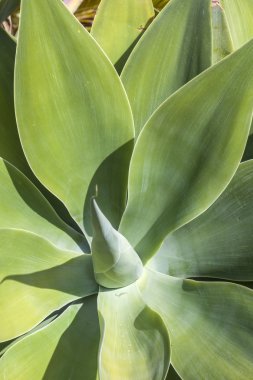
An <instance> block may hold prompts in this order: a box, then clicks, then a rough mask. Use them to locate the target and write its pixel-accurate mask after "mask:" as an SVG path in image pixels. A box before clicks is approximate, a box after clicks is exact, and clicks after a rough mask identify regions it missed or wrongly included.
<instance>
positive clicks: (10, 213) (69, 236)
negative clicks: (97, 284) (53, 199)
mask: <svg viewBox="0 0 253 380" xmlns="http://www.w3.org/2000/svg"><path fill="white" fill-rule="evenodd" d="M0 199H1V202H0V229H2V228H15V229H22V230H25V231H30V232H34V233H35V234H37V235H40V236H42V237H43V238H45V239H47V240H49V241H50V242H51V243H53V244H54V245H56V246H58V247H59V248H63V249H69V250H72V251H80V250H81V249H82V250H86V252H87V251H88V247H87V244H86V240H85V238H84V237H83V236H82V235H81V234H79V233H78V232H76V231H75V230H73V229H72V228H71V227H69V226H68V225H67V224H65V223H64V222H63V221H62V220H61V219H60V218H59V217H58V215H57V214H56V213H55V211H54V209H53V208H52V207H51V206H50V204H49V203H48V201H47V200H46V199H45V198H44V196H43V195H42V194H41V193H40V191H39V190H38V189H37V188H36V187H35V186H34V185H33V184H32V183H31V182H30V181H29V180H28V178H26V177H25V176H24V175H23V174H22V173H21V172H20V171H19V170H18V169H16V168H15V167H14V166H12V165H11V164H9V163H8V162H7V161H5V160H2V159H0Z"/></svg>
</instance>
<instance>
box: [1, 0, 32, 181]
mask: <svg viewBox="0 0 253 380" xmlns="http://www.w3.org/2000/svg"><path fill="white" fill-rule="evenodd" d="M0 4H1V3H0ZM0 9H1V8H0ZM15 53H16V43H15V42H14V40H13V39H12V38H11V37H10V36H9V35H8V34H7V33H6V32H5V31H4V30H3V29H1V28H0V55H1V60H0V110H1V114H0V134H1V139H0V156H1V157H3V158H5V159H6V160H8V161H10V162H11V163H12V164H13V165H15V166H16V167H17V168H19V169H20V170H21V171H22V172H23V173H25V174H26V175H28V174H29V168H28V165H27V162H26V159H25V156H24V153H23V151H22V147H21V144H20V140H19V137H18V131H17V126H16V119H15V111H14V100H13V76H14V62H15Z"/></svg>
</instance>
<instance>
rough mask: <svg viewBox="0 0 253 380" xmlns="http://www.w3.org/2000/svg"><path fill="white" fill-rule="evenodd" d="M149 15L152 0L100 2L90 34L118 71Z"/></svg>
mask: <svg viewBox="0 0 253 380" xmlns="http://www.w3.org/2000/svg"><path fill="white" fill-rule="evenodd" d="M153 17H154V8H153V3H152V0H141V1H140V0H139V1H136V0H125V1H118V0H102V1H101V2H100V4H99V7H98V11H97V13H96V16H95V19H94V22H93V25H92V28H91V35H92V36H93V37H94V38H95V40H96V41H97V42H98V44H99V45H100V46H101V47H102V49H103V50H104V51H105V53H106V54H107V56H108V57H109V58H110V60H111V62H112V63H113V64H114V65H115V67H116V68H117V70H118V71H119V72H120V71H121V70H122V68H123V66H124V64H125V62H126V60H127V58H128V56H129V54H130V53H131V51H132V50H133V47H134V46H135V44H136V42H137V41H138V39H139V38H140V36H141V35H142V33H143V31H144V30H145V27H146V26H147V24H148V23H149V22H150V20H151V19H152V18H153Z"/></svg>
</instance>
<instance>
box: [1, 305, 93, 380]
mask: <svg viewBox="0 0 253 380" xmlns="http://www.w3.org/2000/svg"><path fill="white" fill-rule="evenodd" d="M98 343H99V324H98V317H97V310H96V298H95V297H88V298H86V299H85V300H84V301H83V305H72V306H70V307H69V308H68V309H67V310H66V311H64V312H63V313H62V315H61V316H60V317H58V318H57V319H55V320H54V321H53V322H52V323H50V324H49V325H47V326H46V327H44V328H43V329H41V330H39V331H37V332H35V333H33V334H32V335H30V336H27V337H25V338H24V339H22V340H21V341H19V342H18V343H17V344H15V345H14V346H13V347H11V349H9V350H8V351H7V352H6V353H5V355H4V356H3V358H2V359H1V361H0V378H1V379H2V378H3V379H6V380H7V379H8V380H17V379H18V380H27V379H32V380H40V379H42V378H43V379H44V380H52V379H55V380H58V379H61V380H69V379H70V378H72V379H75V380H83V379H84V378H85V380H95V379H96V374H97V352H98Z"/></svg>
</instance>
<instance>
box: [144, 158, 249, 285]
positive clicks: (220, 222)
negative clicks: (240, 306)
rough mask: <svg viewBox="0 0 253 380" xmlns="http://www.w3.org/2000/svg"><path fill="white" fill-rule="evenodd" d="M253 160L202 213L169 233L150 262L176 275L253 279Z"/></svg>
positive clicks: (243, 167)
mask: <svg viewBox="0 0 253 380" xmlns="http://www.w3.org/2000/svg"><path fill="white" fill-rule="evenodd" d="M252 226H253V160H251V161H247V162H245V163H243V164H241V165H240V166H239V168H238V170H237V172H236V174H235V176H234V178H233V179H232V181H231V182H230V184H229V185H228V187H227V188H226V190H225V191H224V192H223V193H222V195H221V196H220V197H219V198H218V199H217V201H216V202H215V203H214V204H213V205H212V206H211V207H210V208H209V209H208V210H207V211H205V212H204V213H203V214H202V215H200V216H199V217H198V218H196V219H195V220H193V221H192V222H190V223H188V224H186V225H185V226H184V227H182V228H179V230H177V231H175V232H174V233H172V234H171V235H169V236H168V237H167V238H166V240H165V242H164V243H163V245H162V247H161V248H160V250H159V251H158V253H157V254H156V255H155V256H154V257H153V259H152V260H151V263H150V264H149V265H150V266H151V267H152V268H154V269H156V270H158V271H160V272H162V273H166V274H169V275H171V276H176V277H185V278H186V277H214V278H221V279H230V280H231V279H232V280H236V281H240V280H241V281H242V280H244V281H250V280H253V255H252V246H253V234H252V230H253V227H252Z"/></svg>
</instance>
